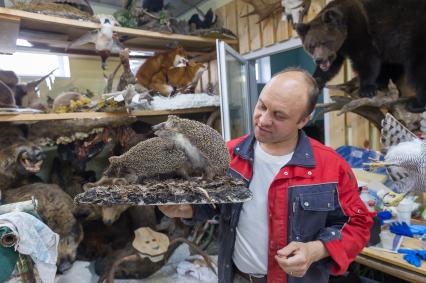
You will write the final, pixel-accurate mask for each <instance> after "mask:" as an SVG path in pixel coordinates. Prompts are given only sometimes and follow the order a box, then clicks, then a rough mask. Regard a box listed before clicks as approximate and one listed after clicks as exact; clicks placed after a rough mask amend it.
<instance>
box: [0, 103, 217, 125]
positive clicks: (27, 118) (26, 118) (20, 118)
mask: <svg viewBox="0 0 426 283" xmlns="http://www.w3.org/2000/svg"><path fill="white" fill-rule="evenodd" d="M218 109H219V107H216V106H211V107H201V108H188V109H177V110H145V111H135V112H131V113H126V112H75V113H60V114H58V113H47V114H4V113H3V114H1V115H0V122H31V121H49V120H51V121H54V120H73V119H102V118H112V117H122V116H129V117H142V116H144V117H152V116H165V115H171V114H176V115H180V114H191V113H206V112H207V113H208V112H213V111H216V110H218Z"/></svg>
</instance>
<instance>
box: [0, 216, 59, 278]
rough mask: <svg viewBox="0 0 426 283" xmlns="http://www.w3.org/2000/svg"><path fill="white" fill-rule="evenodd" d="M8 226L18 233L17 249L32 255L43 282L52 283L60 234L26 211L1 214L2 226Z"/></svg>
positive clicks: (0, 221)
mask: <svg viewBox="0 0 426 283" xmlns="http://www.w3.org/2000/svg"><path fill="white" fill-rule="evenodd" d="M2 226H7V227H9V228H10V229H11V230H12V231H13V233H15V234H16V235H18V241H17V243H16V245H15V250H17V251H18V252H19V253H21V254H25V255H30V256H31V258H32V260H33V261H34V263H35V267H36V268H37V270H38V274H39V276H40V279H41V281H42V282H43V283H52V282H54V279H55V274H56V260H57V257H58V243H59V235H58V234H56V233H54V232H53V231H52V230H51V229H50V228H49V227H48V226H47V225H46V224H44V223H43V222H41V221H40V220H38V219H37V218H36V217H34V216H32V215H31V214H28V213H25V212H10V213H5V214H2V215H0V227H2Z"/></svg>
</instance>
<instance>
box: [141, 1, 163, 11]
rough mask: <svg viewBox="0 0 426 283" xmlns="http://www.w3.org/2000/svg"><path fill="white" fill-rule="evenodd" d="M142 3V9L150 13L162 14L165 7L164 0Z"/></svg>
mask: <svg viewBox="0 0 426 283" xmlns="http://www.w3.org/2000/svg"><path fill="white" fill-rule="evenodd" d="M142 3H143V4H142V7H143V8H144V9H146V10H148V11H149V12H160V11H161V10H162V9H163V7H164V3H163V0H142Z"/></svg>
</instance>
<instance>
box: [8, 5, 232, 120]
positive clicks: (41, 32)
mask: <svg viewBox="0 0 426 283" xmlns="http://www.w3.org/2000/svg"><path fill="white" fill-rule="evenodd" d="M2 24H3V26H6V27H9V26H10V27H11V28H10V30H8V31H4V30H2V33H0V40H2V41H3V42H4V41H6V38H4V37H7V39H8V41H9V43H8V44H9V45H10V42H13V40H14V39H16V38H23V39H27V40H28V41H30V42H31V43H33V44H34V47H35V48H42V49H43V50H46V51H47V52H52V53H71V54H72V53H75V54H89V55H95V54H96V53H95V50H94V46H90V45H85V46H80V47H76V48H75V49H74V48H73V49H72V50H67V51H66V47H67V46H68V43H69V42H71V41H72V40H75V39H77V38H79V37H80V36H82V35H83V34H85V33H87V32H89V31H93V30H96V29H99V28H100V27H101V25H100V24H99V23H95V22H91V21H83V20H74V19H67V18H62V17H57V16H50V15H44V14H39V13H31V12H26V11H22V10H15V9H9V8H1V7H0V26H2ZM12 27H13V28H12ZM114 31H115V32H116V33H118V35H119V36H125V37H126V38H127V39H126V40H125V41H124V42H123V44H124V45H125V46H126V47H128V48H130V49H132V50H155V51H157V50H167V49H170V47H171V46H173V45H175V44H176V43H177V44H179V45H181V46H183V47H184V49H185V50H187V51H188V52H194V53H205V54H206V55H210V56H211V54H212V51H215V48H216V45H215V41H216V39H215V38H207V37H200V36H190V35H182V34H173V33H161V32H153V31H148V30H141V29H132V28H125V27H114ZM225 41H226V42H227V43H228V44H229V45H233V46H236V45H238V40H229V39H227V40H226V39H225ZM0 47H1V43H0ZM211 71H212V72H215V71H216V69H215V68H213V70H211ZM208 77H209V78H210V77H216V75H215V74H211V75H209V76H208ZM217 109H218V107H202V108H189V109H180V110H171V111H166V110H160V111H158V110H146V111H137V112H131V113H104V112H79V113H63V114H56V113H48V114H33V113H31V114H23V113H19V114H18V113H16V114H14V113H0V122H31V121H48V120H69V119H102V118H110V117H119V116H126V115H127V116H164V115H169V114H189V113H203V112H213V111H215V110H217Z"/></svg>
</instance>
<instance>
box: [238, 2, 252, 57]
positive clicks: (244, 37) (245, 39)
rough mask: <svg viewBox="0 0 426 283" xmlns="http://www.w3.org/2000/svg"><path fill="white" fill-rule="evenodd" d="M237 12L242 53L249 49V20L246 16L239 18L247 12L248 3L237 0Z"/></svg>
mask: <svg viewBox="0 0 426 283" xmlns="http://www.w3.org/2000/svg"><path fill="white" fill-rule="evenodd" d="M237 13H238V40H239V44H240V53H241V54H244V53H247V52H249V51H250V37H249V28H248V25H249V22H248V18H247V17H244V18H241V16H242V15H245V14H247V13H248V4H246V3H244V2H243V1H241V0H237Z"/></svg>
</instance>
